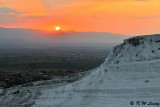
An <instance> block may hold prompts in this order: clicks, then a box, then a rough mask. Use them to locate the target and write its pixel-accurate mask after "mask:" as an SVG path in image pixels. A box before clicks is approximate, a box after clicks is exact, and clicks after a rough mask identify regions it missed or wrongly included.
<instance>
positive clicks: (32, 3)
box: [0, 0, 160, 35]
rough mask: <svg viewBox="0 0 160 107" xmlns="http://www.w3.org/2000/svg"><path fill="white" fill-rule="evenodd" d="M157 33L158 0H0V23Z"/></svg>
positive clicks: (159, 12) (159, 2) (48, 27)
mask: <svg viewBox="0 0 160 107" xmlns="http://www.w3.org/2000/svg"><path fill="white" fill-rule="evenodd" d="M55 26H60V27H61V29H62V30H64V31H68V30H73V31H81V32H85V31H96V32H111V33H118V34H125V35H140V34H153V33H160V30H159V28H160V0H0V27H9V28H31V29H42V30H47V31H54V30H55Z"/></svg>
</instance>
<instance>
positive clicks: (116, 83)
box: [0, 35, 160, 107]
mask: <svg viewBox="0 0 160 107" xmlns="http://www.w3.org/2000/svg"><path fill="white" fill-rule="evenodd" d="M159 58H160V35H150V36H140V37H135V38H131V39H127V40H125V42H124V43H123V44H121V45H119V46H116V47H115V48H113V50H112V51H111V52H110V55H109V57H108V58H106V60H105V62H104V63H103V64H102V65H101V66H100V67H98V68H96V69H94V70H92V73H91V74H90V75H88V76H87V77H85V78H83V79H81V80H79V81H76V82H74V83H71V84H68V85H64V86H61V87H58V88H54V87H51V86H49V85H47V86H45V87H42V86H39V87H30V90H31V93H23V92H24V90H25V89H23V88H17V89H16V90H19V91H20V93H19V94H16V95H13V94H11V93H12V92H14V91H15V89H14V91H13V89H11V90H8V91H7V92H6V93H5V95H3V96H2V97H1V98H0V102H1V103H0V104H1V105H2V106H4V105H5V106H11V107H13V106H17V105H18V106H24V105H26V106H31V105H32V106H33V107H139V106H142V101H145V102H146V104H145V105H143V107H148V106H149V105H147V104H150V102H151V103H152V104H153V103H155V105H158V103H160V100H159V98H160V82H159V81H160V59H159ZM36 90H38V91H37V92H39V94H37V96H36V95H35V93H37V92H36ZM27 95H28V96H29V95H30V97H27ZM25 97H26V98H25ZM15 98H16V100H15ZM22 99H23V100H22ZM131 101H133V102H134V103H133V102H132V103H133V104H134V105H131V104H130V102H131ZM136 101H140V103H139V104H140V105H136ZM155 105H150V106H149V107H152V106H153V107H155Z"/></svg>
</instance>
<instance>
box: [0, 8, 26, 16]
mask: <svg viewBox="0 0 160 107" xmlns="http://www.w3.org/2000/svg"><path fill="white" fill-rule="evenodd" d="M0 13H1V15H21V14H23V13H24V12H19V11H16V10H13V9H11V8H0Z"/></svg>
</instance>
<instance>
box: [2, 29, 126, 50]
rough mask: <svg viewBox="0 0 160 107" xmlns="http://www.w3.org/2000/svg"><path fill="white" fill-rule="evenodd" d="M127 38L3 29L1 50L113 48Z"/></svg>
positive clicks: (102, 34) (100, 33) (81, 33)
mask: <svg viewBox="0 0 160 107" xmlns="http://www.w3.org/2000/svg"><path fill="white" fill-rule="evenodd" d="M126 38H128V37H127V36H123V35H119V34H112V33H106V32H74V31H68V32H64V31H57V32H45V31H41V30H32V29H20V28H2V27H0V48H52V47H61V46H63V47H77V46H78V47H106V48H111V47H113V46H115V45H117V44H119V43H121V42H122V41H123V40H124V39H126Z"/></svg>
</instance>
